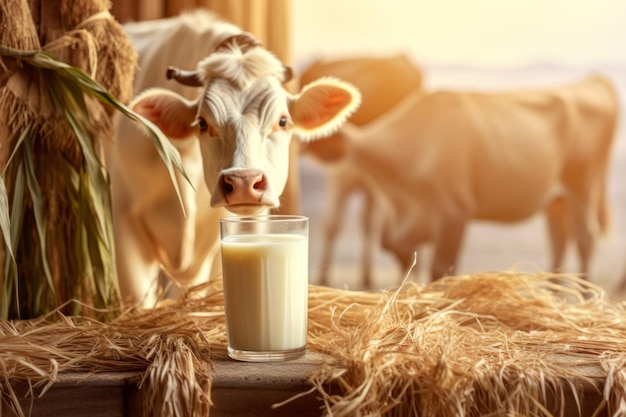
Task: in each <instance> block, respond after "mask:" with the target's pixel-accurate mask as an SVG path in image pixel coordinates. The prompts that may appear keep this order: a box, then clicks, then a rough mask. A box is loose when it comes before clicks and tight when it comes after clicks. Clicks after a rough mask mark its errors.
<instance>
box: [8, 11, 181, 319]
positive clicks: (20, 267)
mask: <svg viewBox="0 0 626 417" xmlns="http://www.w3.org/2000/svg"><path fill="white" fill-rule="evenodd" d="M108 7H109V2H108V1H106V0H82V1H72V0H46V1H35V0H30V1H27V0H8V1H4V2H2V4H1V5H0V45H1V49H0V53H1V55H0V59H1V61H0V65H1V66H0V169H1V170H2V179H3V181H4V183H5V185H6V191H7V192H6V194H7V196H6V197H7V206H4V207H2V212H1V215H2V217H3V218H2V222H1V223H0V224H1V225H2V232H3V236H4V239H3V241H4V245H3V247H4V249H3V250H2V252H0V259H2V258H3V259H2V260H3V264H2V265H0V267H1V268H0V295H1V297H0V299H1V300H2V305H0V319H6V318H9V317H22V318H28V317H37V316H39V315H42V314H45V313H47V312H49V311H52V310H54V309H56V308H58V307H59V306H60V305H64V306H65V308H64V312H65V313H66V314H94V311H106V312H107V314H112V312H113V308H114V307H116V306H117V307H119V289H118V283H117V275H116V272H115V261H114V248H113V238H112V225H111V209H110V193H109V183H108V173H107V171H106V168H105V166H104V165H103V163H102V149H101V148H102V144H103V141H105V140H111V138H112V136H113V123H112V116H113V113H114V111H115V109H118V110H122V111H123V112H125V113H126V114H127V115H128V116H130V117H134V118H136V119H139V120H140V121H142V122H144V123H146V124H147V125H149V127H150V128H151V129H152V133H153V135H154V138H153V139H154V140H155V144H156V145H157V148H158V149H159V151H160V153H161V155H162V156H163V157H164V160H165V161H166V163H167V164H168V167H169V169H170V171H172V170H173V165H176V166H177V167H179V168H180V166H181V165H180V160H179V158H178V154H177V153H176V152H175V151H174V150H173V148H172V147H171V145H169V142H167V139H166V138H165V137H164V136H163V135H162V133H161V132H160V131H158V129H157V128H156V127H155V126H154V125H152V124H150V123H148V122H146V121H145V120H144V119H141V118H139V117H138V116H137V115H135V114H134V113H132V112H130V111H129V110H128V109H127V108H126V107H124V106H123V104H122V103H123V102H126V101H128V100H129V99H130V98H131V96H132V77H133V74H134V69H135V63H136V52H135V50H134V49H133V47H132V45H131V43H130V41H129V39H128V38H127V36H126V35H125V33H124V32H123V30H122V28H121V26H120V25H119V24H118V23H117V22H116V21H115V20H114V19H113V18H112V17H111V15H110V14H109V13H108ZM118 100H119V101H118ZM7 216H8V218H7ZM7 224H8V225H9V226H8V230H7ZM3 254H4V255H3ZM67 300H77V301H78V302H75V303H68V304H65V302H66V301H67ZM84 305H88V306H90V307H93V308H95V310H93V309H85V308H84V307H83V306H84ZM97 314H99V313H97Z"/></svg>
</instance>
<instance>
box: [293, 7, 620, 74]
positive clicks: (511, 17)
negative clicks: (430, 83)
mask: <svg viewBox="0 0 626 417" xmlns="http://www.w3.org/2000/svg"><path fill="white" fill-rule="evenodd" d="M292 4H293V6H292V8H293V17H294V19H293V21H292V24H293V26H292V30H293V34H294V39H293V42H294V44H293V47H294V62H295V64H296V65H298V64H299V63H304V62H307V61H310V60H311V59H313V58H314V57H325V56H336V55H341V54H344V55H345V54H348V55H357V54H364V53H370V54H371V53H374V54H384V53H394V52H398V51H407V52H409V53H410V54H411V55H412V56H413V57H414V58H415V59H416V60H418V61H420V62H427V63H438V64H473V65H479V66H487V67H502V66H514V65H520V64H522V65H523V64H528V63H534V62H538V61H541V62H546V61H548V62H556V63H563V64H575V65H578V64H581V63H583V64H584V63H588V62H597V61H602V62H605V63H607V62H608V63H626V1H625V0H293V3H292Z"/></svg>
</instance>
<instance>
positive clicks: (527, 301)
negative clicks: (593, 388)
mask: <svg viewBox="0 0 626 417" xmlns="http://www.w3.org/2000/svg"><path fill="white" fill-rule="evenodd" d="M52 319H54V320H52ZM624 319H626V313H625V312H624V309H623V305H622V304H620V303H617V302H613V301H610V300H609V299H608V298H607V297H606V295H605V293H604V292H603V291H602V289H600V288H598V287H596V286H594V285H592V284H590V283H588V282H585V281H583V280H581V279H578V278H577V277H575V276H569V275H567V276H566V275H563V276H556V275H548V274H543V273H536V274H528V273H519V272H514V271H508V272H494V273H484V274H477V275H469V276H457V277H449V278H446V279H443V280H440V281H437V282H435V283H433V284H431V285H429V286H427V287H420V286H418V285H416V284H414V283H411V282H406V283H404V284H403V285H402V287H401V288H400V289H398V290H397V291H389V292H387V291H385V292H381V293H365V292H353V291H347V290H338V289H332V288H327V287H317V286H310V294H309V343H308V348H309V350H310V351H316V352H320V353H324V354H326V356H325V360H324V362H323V363H322V364H320V366H319V367H318V368H317V369H316V370H315V372H313V374H312V375H311V376H310V380H311V383H312V385H313V387H314V388H313V389H314V390H316V391H317V394H318V395H319V396H320V397H321V398H322V399H323V402H324V410H321V411H320V414H326V415H332V416H354V415H390V416H393V415H397V416H478V415H526V416H544V415H551V414H550V411H549V410H547V409H546V408H544V406H543V405H542V404H546V401H547V399H548V398H552V399H553V400H554V402H555V404H554V405H555V407H556V409H555V410H556V411H555V412H556V414H557V415H558V414H559V412H560V410H562V408H559V407H563V405H564V404H563V403H562V400H561V398H562V395H563V394H564V392H565V391H566V390H573V392H574V394H575V397H576V401H577V402H578V403H579V406H581V407H582V406H584V398H583V397H582V396H581V395H580V394H581V392H582V391H581V390H582V386H583V382H585V381H588V382H590V383H593V382H594V379H593V378H599V379H595V381H599V382H601V383H603V384H604V388H603V389H604V391H603V396H604V404H602V407H604V411H608V414H609V415H617V414H620V413H623V412H624V409H623V407H624V399H625V398H626V393H625V392H624V390H625V389H626V372H625V363H626V324H624V323H625V320H624ZM1 324H2V327H0V346H2V349H1V350H0V375H2V380H0V392H1V393H2V402H3V404H4V405H5V406H9V407H16V399H15V398H14V397H12V394H11V392H12V391H11V385H10V384H11V383H15V382H19V381H22V382H26V383H28V384H30V385H31V386H32V387H33V389H32V394H33V395H35V396H37V395H39V394H40V393H42V392H45V391H46V390H47V389H48V388H50V386H51V385H52V384H53V383H54V381H55V379H56V378H57V377H58V375H59V373H61V372H65V371H88V372H100V371H115V370H119V371H121V370H125V371H127V370H138V371H141V372H143V375H144V378H143V381H142V386H141V388H142V390H143V394H144V399H145V401H146V402H145V406H146V407H144V410H145V413H146V415H148V413H149V414H150V415H155V416H159V415H160V416H174V415H177V416H191V415H200V414H201V413H203V414H202V415H205V414H206V415H208V412H209V409H210V405H211V378H212V368H211V359H215V358H218V357H220V358H221V357H224V356H225V345H226V337H225V323H224V315H223V298H222V293H221V284H220V282H213V283H211V284H209V295H208V296H206V297H202V298H199V297H194V296H193V294H192V293H189V294H187V295H186V297H185V298H183V299H181V300H179V301H176V302H170V303H169V304H164V305H162V306H160V307H158V308H156V309H153V310H149V311H142V310H138V309H130V310H127V311H125V312H123V313H122V314H121V315H120V316H119V317H118V318H116V319H115V320H113V321H111V322H108V323H103V322H98V321H95V320H94V319H85V318H82V319H81V318H68V317H65V316H61V315H60V314H57V315H56V316H53V315H51V316H49V317H46V318H41V319H38V320H35V321H16V322H3V323H1ZM584 365H592V366H594V367H595V369H596V371H595V372H596V374H595V375H592V374H590V373H589V372H590V371H589V370H588V368H585V366H584ZM564 378H567V379H568V381H570V382H567V381H565V380H564ZM331 387H332V388H331ZM148 405H149V406H148ZM620 407H622V408H620Z"/></svg>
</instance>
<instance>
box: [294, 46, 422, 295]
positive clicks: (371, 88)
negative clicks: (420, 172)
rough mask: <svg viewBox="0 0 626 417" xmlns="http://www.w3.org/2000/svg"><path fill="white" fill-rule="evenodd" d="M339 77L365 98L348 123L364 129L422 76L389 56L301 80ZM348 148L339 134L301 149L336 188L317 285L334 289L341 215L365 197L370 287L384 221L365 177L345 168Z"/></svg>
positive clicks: (308, 71) (316, 67)
mask: <svg viewBox="0 0 626 417" xmlns="http://www.w3.org/2000/svg"><path fill="white" fill-rule="evenodd" d="M327 76H332V77H337V78H340V79H342V80H345V81H348V82H349V83H350V84H352V85H354V86H355V87H356V88H357V89H358V90H359V92H360V93H361V96H362V103H361V106H360V107H359V108H358V109H357V110H356V111H355V112H354V114H352V115H351V116H350V118H349V119H348V121H349V122H350V123H351V124H354V125H357V126H364V125H366V124H368V123H370V122H372V121H374V120H375V119H376V118H378V117H379V116H381V115H382V114H384V113H386V112H387V111H389V110H390V109H392V108H393V107H394V106H395V105H397V104H398V103H399V102H400V101H402V99H403V98H405V97H406V96H407V95H408V94H409V93H411V92H414V91H417V90H420V89H421V88H422V81H423V77H422V72H421V71H420V69H419V68H418V67H417V66H416V65H414V64H413V63H412V62H411V60H410V59H409V57H408V56H407V55H405V54H395V55H389V56H356V57H350V58H343V59H320V60H317V61H314V62H313V63H312V64H310V65H309V66H308V67H306V68H305V69H304V70H303V71H302V73H301V74H300V83H301V84H304V85H306V84H308V83H310V82H312V81H314V80H316V79H318V78H320V77H327ZM343 144H344V142H343V141H341V140H336V137H335V134H333V135H330V136H329V137H326V138H322V139H320V140H316V141H314V142H308V143H306V144H304V145H303V146H302V147H301V152H302V154H303V155H306V156H308V157H311V158H313V159H314V160H316V161H318V162H321V163H322V164H324V166H325V168H326V169H327V170H326V172H327V182H328V183H329V184H332V186H331V187H330V191H331V192H332V193H333V196H331V198H330V200H331V201H334V202H335V204H333V205H331V206H330V207H329V211H328V213H327V215H326V219H325V224H324V233H323V236H322V243H321V245H320V247H321V257H320V263H319V265H320V267H319V277H318V284H320V285H328V284H329V269H330V265H331V262H332V252H333V249H334V246H335V240H336V238H337V235H338V233H339V229H340V224H341V222H340V220H341V215H342V214H343V212H344V209H345V206H346V203H347V202H348V201H349V199H350V197H351V196H352V195H355V194H360V195H362V196H363V213H362V219H361V224H362V229H363V242H362V243H361V244H362V253H361V276H362V282H363V284H364V286H365V287H369V286H370V285H371V280H372V275H371V271H372V259H373V248H374V245H375V244H376V243H377V241H378V240H379V231H380V227H381V225H380V219H381V218H382V215H381V213H380V211H381V210H384V207H381V205H380V204H378V203H379V202H381V200H380V199H378V198H374V195H373V193H372V189H371V188H370V187H369V185H368V184H367V183H366V182H364V177H363V176H362V175H359V173H358V172H355V171H354V170H352V169H351V166H350V165H349V164H344V163H343V161H342V158H341V157H340V155H342V154H343V150H342V149H339V148H338V147H341V146H342V145H343Z"/></svg>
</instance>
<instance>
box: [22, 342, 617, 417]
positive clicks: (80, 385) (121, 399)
mask: <svg viewBox="0 0 626 417" xmlns="http://www.w3.org/2000/svg"><path fill="white" fill-rule="evenodd" d="M322 359H323V357H322V356H321V355H319V354H317V353H312V352H309V353H307V355H306V356H304V357H303V358H301V359H297V360H293V361H286V362H274V363H247V362H238V361H234V360H229V359H223V360H214V363H215V375H214V378H213V385H212V391H211V398H212V399H213V402H214V406H213V408H212V409H211V416H212V417H214V416H217V417H221V416H230V417H238V416H255V417H262V416H301V417H307V416H316V417H317V416H320V415H321V414H322V409H321V407H322V402H321V399H320V396H319V394H318V393H317V392H312V393H310V394H307V395H305V396H303V397H299V398H297V399H295V400H293V401H292V402H289V403H288V404H285V405H282V406H280V407H277V408H272V405H273V404H277V403H281V402H283V401H285V400H288V399H290V398H292V397H293V396H294V395H296V394H301V393H305V392H307V391H309V390H310V389H311V385H310V384H309V382H308V380H307V377H308V375H309V374H310V373H311V372H312V371H313V370H314V369H315V368H316V366H318V364H320V363H321V361H322ZM589 372H590V374H591V375H593V370H592V369H590V370H589ZM598 375H599V373H598ZM140 380H141V374H139V373H136V372H122V373H102V374H93V375H89V376H85V375H82V374H78V373H68V374H63V375H62V376H61V378H60V380H59V381H58V382H57V383H55V384H54V385H53V386H52V388H51V389H50V390H49V391H48V392H47V393H46V394H45V395H44V396H42V397H41V398H37V399H36V400H35V401H34V402H32V403H31V402H30V400H26V401H24V402H23V403H22V406H23V407H24V411H25V412H26V413H28V410H29V407H30V406H31V405H32V413H31V414H30V415H31V416H32V417H50V416H55V417H56V416H64V417H72V416H80V417H118V416H119V417H122V416H124V417H127V416H128V417H130V416H132V417H137V416H141V415H142V393H141V391H140V390H139V389H138V384H139V382H140ZM572 382H574V383H579V384H584V386H585V389H584V398H583V410H582V411H583V413H582V415H583V416H591V415H592V414H593V412H594V411H595V410H596V408H597V406H598V405H599V404H601V402H602V383H601V380H600V379H598V381H597V383H594V384H589V383H588V382H583V381H572ZM564 387H566V388H567V387H568V384H567V383H564ZM564 401H565V404H566V409H565V415H567V416H577V415H579V414H578V408H577V404H576V401H575V400H574V398H573V396H572V395H571V393H567V395H566V397H565V399H564ZM553 405H554V402H553V401H550V402H549V403H548V404H546V407H547V408H548V409H551V408H552V407H553ZM27 415H28V414H27ZM603 415H606V413H600V414H599V416H603Z"/></svg>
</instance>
